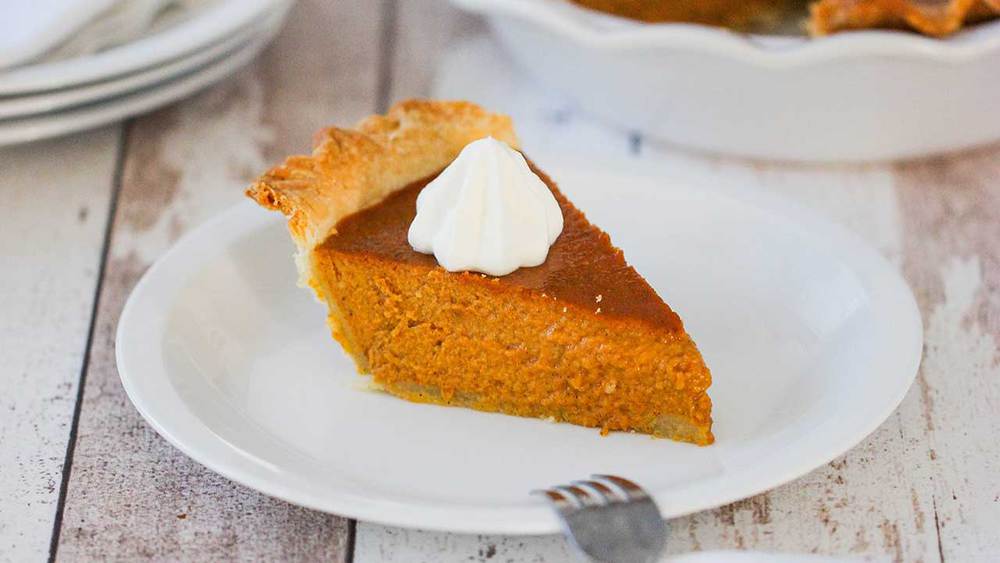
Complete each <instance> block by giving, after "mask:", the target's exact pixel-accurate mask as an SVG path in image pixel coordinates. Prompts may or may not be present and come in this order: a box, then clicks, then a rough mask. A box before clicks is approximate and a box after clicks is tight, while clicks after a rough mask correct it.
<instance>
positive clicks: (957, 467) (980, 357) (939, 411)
mask: <svg viewBox="0 0 1000 563" xmlns="http://www.w3.org/2000/svg"><path fill="white" fill-rule="evenodd" d="M895 172H896V175H897V178H898V191H899V199H900V203H901V207H902V210H903V213H902V216H903V220H904V226H905V228H904V233H905V239H904V242H905V260H904V269H905V271H906V276H907V278H908V279H909V281H910V284H911V286H912V287H913V289H914V293H915V294H916V296H917V300H918V302H919V303H920V307H921V310H922V311H923V313H924V327H925V337H924V361H923V365H922V368H921V371H920V374H919V376H918V378H917V384H916V385H915V389H916V392H917V393H919V395H920V396H921V399H922V412H921V415H922V416H921V419H920V421H919V422H920V423H919V424H914V425H913V426H908V427H907V428H906V431H907V432H908V433H912V434H914V435H916V436H920V437H921V438H922V441H923V447H924V449H925V450H926V452H927V456H928V465H929V466H930V474H931V477H932V478H931V479H930V481H929V482H928V483H927V489H926V493H925V494H926V495H927V496H930V498H931V504H932V510H933V511H932V512H930V513H928V518H929V519H932V520H933V522H934V527H935V529H936V530H937V533H938V536H939V537H940V555H941V557H942V558H943V559H945V560H948V561H997V560H1000V534H998V533H997V530H1000V444H998V441H997V436H998V435H1000V146H994V147H990V148H986V149H982V150H979V151H974V152H969V153H965V154H960V155H952V156H948V157H941V158H935V159H928V160H923V161H918V162H911V163H903V164H900V165H898V166H897V167H896V169H895Z"/></svg>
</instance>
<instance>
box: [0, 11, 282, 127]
mask: <svg viewBox="0 0 1000 563" xmlns="http://www.w3.org/2000/svg"><path fill="white" fill-rule="evenodd" d="M292 1H293V0H214V1H212V2H203V3H196V5H197V7H191V8H188V9H186V10H185V12H184V13H181V14H173V15H172V16H171V18H170V20H169V21H168V22H166V23H164V24H161V25H157V26H154V28H153V29H152V30H151V31H150V32H149V33H148V34H146V35H144V36H142V37H140V38H138V39H136V40H134V41H132V42H130V43H126V44H124V45H120V46H117V47H114V48H111V49H107V50H104V51H101V52H98V53H94V54H91V55H86V56H81V57H76V58H72V59H64V60H58V61H52V62H40V63H37V64H32V65H26V66H20V67H16V68H12V69H7V70H4V71H0V145H8V144H14V143H22V142H27V141H34V140H37V139H43V138H46V137H54V136H57V135H64V134H67V133H72V132H75V131H80V130H83V129H88V128H91V127H96V126H98V125H101V124H104V123H109V122H112V121H116V120H120V119H123V118H126V117H129V116H132V115H135V114H139V113H142V112H146V111H149V110H151V109H153V108H155V107H158V106H161V105H164V104H167V103H169V102H171V101H174V100H177V99H179V98H182V97H184V96H187V95H189V94H191V93H193V92H195V91H197V90H199V89H201V88H204V87H205V86H208V85H209V84H212V83H214V82H216V81H218V80H220V79H222V78H225V77H226V76H228V75H230V74H232V73H233V72H234V71H236V70H237V69H239V68H240V67H242V66H243V65H245V64H247V63H248V62H250V61H251V60H252V59H253V58H254V56H256V55H257V53H259V52H260V51H261V49H263V48H264V46H266V45H267V43H268V42H269V41H270V40H271V39H272V38H273V37H274V36H275V35H276V33H277V31H278V30H279V29H280V28H281V24H282V23H283V21H284V18H285V15H286V14H287V13H288V9H289V7H290V6H291V4H292Z"/></svg>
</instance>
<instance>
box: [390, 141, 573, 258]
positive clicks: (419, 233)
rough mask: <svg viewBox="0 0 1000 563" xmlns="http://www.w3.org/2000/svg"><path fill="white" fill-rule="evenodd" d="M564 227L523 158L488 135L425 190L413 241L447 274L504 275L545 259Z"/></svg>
mask: <svg viewBox="0 0 1000 563" xmlns="http://www.w3.org/2000/svg"><path fill="white" fill-rule="evenodd" d="M562 228H563V216H562V210H560V209H559V203H558V202H557V201H556V199H555V197H553V195H552V192H551V191H550V190H549V188H548V187H547V186H546V185H545V183H544V182H543V181H542V180H541V178H539V177H538V175H537V174H535V173H534V172H532V171H531V169H530V168H529V167H528V163H527V161H525V160H524V156H522V155H521V153H519V152H517V151H516V150H514V149H512V148H511V147H510V146H509V145H507V144H506V143H504V142H502V141H498V140H496V139H494V138H493V137H486V138H484V139H479V140H478V141H474V142H472V143H469V144H468V145H466V146H465V148H463V149H462V152H461V153H460V154H459V155H458V158H456V159H455V160H454V162H452V163H451V164H450V165H449V166H448V167H447V168H445V169H444V170H443V171H442V172H441V174H439V175H438V177H437V178H435V179H434V180H433V181H431V182H430V183H429V184H427V186H426V187H424V189H423V191H421V192H420V195H419V196H418V197H417V216H416V217H415V218H414V219H413V223H411V224H410V230H409V233H408V239H409V242H410V246H412V247H413V249H414V250H416V251H417V252H422V253H424V254H433V255H434V257H435V258H436V259H437V261H438V264H440V265H441V266H442V267H443V268H444V269H446V270H448V271H451V272H460V271H474V272H482V273H485V274H489V275H492V276H504V275H507V274H509V273H511V272H513V271H514V270H516V269H518V268H522V267H527V266H538V265H539V264H541V263H543V262H545V258H546V256H548V253H549V247H550V246H552V243H554V242H555V241H556V238H558V237H559V233H561V232H562Z"/></svg>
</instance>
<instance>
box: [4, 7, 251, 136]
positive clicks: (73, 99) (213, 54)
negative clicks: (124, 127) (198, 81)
mask: <svg viewBox="0 0 1000 563" xmlns="http://www.w3.org/2000/svg"><path fill="white" fill-rule="evenodd" d="M265 26H267V22H266V21H262V22H255V24H254V25H249V26H247V27H245V28H243V29H241V30H239V31H238V32H236V33H235V34H233V35H231V36H229V37H227V38H225V39H223V40H222V41H219V42H218V43H215V44H213V45H210V46H208V47H206V48H205V49H202V50H199V51H195V52H194V53H191V54H189V55H188V56H184V57H180V58H178V59H175V60H172V61H170V62H168V63H165V64H162V65H159V66H154V67H151V68H148V69H143V70H141V71H138V72H133V73H130V74H126V75H124V76H120V77H118V78H113V79H110V80H104V81H101V82H92V83H89V84H84V85H81V86H77V87H73V88H64V89H61V90H50V91H45V92H37V93H34V94H26V95H23V96H6V97H5V96H0V120H3V119H13V118H19V117H27V116H29V115H38V114H41V113H47V112H53V111H59V110H64V109H66V108H70V107H74V106H79V105H83V104H86V103H94V102H97V101H100V100H104V99H107V98H111V97H114V96H119V95H122V94H127V93H129V92H134V91H136V90H140V89H142V88H146V87H148V86H152V85H154V84H157V83H160V82H164V81H167V80H169V79H171V78H175V77H178V76H180V75H182V74H184V73H187V72H191V71H193V70H196V69H198V68H199V67H201V66H204V65H206V64H209V63H211V62H212V61H214V60H216V59H220V58H222V57H223V56H225V55H227V54H231V53H232V52H233V51H235V50H236V49H238V48H239V47H241V46H244V45H246V44H247V43H248V42H250V41H251V40H253V39H254V38H255V37H257V36H259V35H260V34H261V32H262V28H264V27H265Z"/></svg>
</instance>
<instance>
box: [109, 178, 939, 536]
mask: <svg viewBox="0 0 1000 563" xmlns="http://www.w3.org/2000/svg"><path fill="white" fill-rule="evenodd" d="M539 162H540V164H541V165H542V166H543V167H544V168H546V169H547V170H549V171H550V172H551V173H552V174H553V175H554V177H555V178H558V179H559V180H560V183H561V186H562V188H563V190H564V191H565V192H566V193H567V195H568V196H569V197H570V198H572V199H573V201H574V202H575V203H576V204H577V205H578V206H579V207H580V208H581V209H582V210H583V211H584V212H586V213H587V214H588V216H589V217H590V218H592V219H593V220H594V221H595V223H597V224H598V225H601V226H602V227H604V228H606V229H607V230H608V231H609V232H610V234H611V236H612V237H613V240H615V242H616V243H617V244H618V245H620V246H621V247H622V248H624V250H625V252H626V256H628V257H629V260H630V261H631V262H632V263H633V264H635V265H636V268H637V269H638V270H639V271H640V272H642V273H643V275H644V276H645V277H646V278H647V280H648V281H649V282H650V283H651V284H652V285H653V286H654V287H655V288H656V289H657V290H658V291H659V292H660V294H661V295H662V296H663V297H664V298H665V299H666V301H667V302H668V303H670V304H671V305H673V306H674V307H675V308H676V309H677V310H678V311H679V312H680V313H681V314H682V315H683V317H684V319H685V324H686V326H687V329H688V330H689V332H690V333H691V334H692V336H693V337H694V338H695V339H696V340H697V342H698V344H699V347H700V349H701V350H702V352H703V354H704V356H705V359H706V362H708V364H709V365H710V367H711V369H712V370H713V375H714V382H713V385H712V388H711V389H710V394H711V395H712V398H713V401H714V404H715V408H714V412H713V416H714V418H715V427H714V432H715V436H716V443H715V444H714V445H712V446H709V447H703V448H699V447H697V446H693V445H690V444H681V443H676V442H671V441H667V440H655V439H652V438H650V437H648V436H643V435H637V434H628V433H612V434H611V435H609V436H606V437H601V436H600V435H599V433H598V431H597V430H595V429H590V428H582V427H577V426H571V425H567V424H553V423H549V422H546V421H543V420H535V419H526V418H518V417H509V416H504V415H498V414H491V413H482V412H477V411H472V410H468V409H459V408H446V407H439V406H434V405H421V404H414V403H409V402H407V401H403V400H400V399H397V398H394V397H390V396H388V395H383V394H378V393H373V392H371V391H367V390H365V389H364V388H363V385H361V384H362V382H363V381H364V380H363V379H362V378H360V377H359V376H358V375H357V374H356V373H355V371H354V366H353V363H352V362H351V360H349V359H348V358H347V357H346V356H345V355H344V354H343V353H342V351H341V350H340V348H339V346H338V345H337V344H336V343H334V342H333V341H332V339H331V338H330V336H329V331H328V329H327V327H326V325H325V322H324V321H325V311H324V310H323V308H322V306H321V305H319V304H317V303H316V302H315V301H314V300H313V299H312V298H311V296H310V295H309V294H308V292H307V291H306V290H304V289H302V288H300V287H296V283H295V278H296V273H295V269H294V267H293V266H292V263H291V262H292V259H291V255H292V253H293V248H292V244H291V242H290V241H289V240H288V235H287V233H286V231H285V226H284V221H283V220H282V218H280V217H279V216H277V215H276V214H270V213H267V212H264V211H262V210H260V209H258V208H256V207H255V206H253V205H252V204H250V203H246V204H243V205H242V206H240V207H238V208H236V209H234V210H232V211H230V212H229V213H227V214H224V215H222V216H220V217H218V218H217V219H215V220H213V221H210V222H209V223H207V224H205V225H204V226H202V227H200V228H199V229H197V230H196V231H195V232H193V233H192V234H190V235H188V236H187V237H186V238H185V239H184V240H182V241H181V242H179V243H178V244H177V245H176V246H175V247H174V248H173V249H172V250H171V251H170V252H169V253H167V255H165V256H164V257H163V258H162V259H161V260H159V261H158V262H157V264H155V265H154V266H153V267H152V268H151V269H150V270H149V271H148V272H147V274H146V275H145V276H144V277H143V279H142V280H141V281H140V282H139V284H138V285H137V286H136V288H135V290H134V291H133V292H132V295H131V296H130V297H129V300H128V302H127V304H126V306H125V309H124V310H123V312H122V315H121V319H120V322H119V325H118V334H117V339H116V354H117V361H118V369H119V372H120V374H121V378H122V383H123V385H124V387H125V390H126V392H127V393H128V395H129V397H130V398H131V400H132V402H133V403H134V404H135V406H136V408H137V409H138V411H139V412H140V413H141V414H142V416H143V417H145V419H146V420H147V421H148V422H149V423H150V424H151V425H152V426H153V427H154V428H155V429H156V430H157V431H158V432H159V433H160V434H161V435H162V436H163V437H164V438H166V439H167V440H168V441H169V442H171V443H172V444H174V445H175V446H176V447H178V448H179V449H180V450H181V451H183V452H184V453H186V454H188V455H189V456H191V457H192V458H194V459H195V460H197V461H199V462H201V463H203V464H205V465H206V466H208V467H209V468H211V469H213V470H215V471H217V472H219V473H221V474H222V475H225V476H227V477H229V478H231V479H233V480H235V481H237V482H240V483H243V484H244V485H246V486H249V487H253V488H255V489H258V490H260V491H263V492H265V493H267V494H269V495H272V496H275V497H279V498H282V499H285V500H288V501H291V502H294V503H297V504H300V505H303V506H307V507H310V508H315V509H319V510H324V511H328V512H333V513H337V514H341V515H346V516H351V517H355V518H359V519H362V520H365V521H370V522H379V523H384V524H390V525H401V526H408V527H416V528H423V529H434V530H453V531H461V532H472V533H508V534H540V533H553V532H556V531H558V529H559V525H558V521H557V519H556V518H555V516H554V514H553V513H552V512H551V511H550V509H549V507H548V506H546V505H545V503H544V502H543V501H542V500H541V499H539V498H537V497H535V496H532V495H531V494H530V491H531V490H532V489H535V488H538V487H544V486H548V485H551V484H554V483H561V482H567V481H569V480H572V479H577V478H582V477H585V476H587V475H589V474H591V473H595V472H605V473H616V474H621V475H625V476H627V477H629V478H632V479H635V480H636V481H638V482H639V483H641V484H642V485H643V486H645V487H646V488H647V489H648V490H650V491H651V492H652V494H654V496H655V497H656V499H657V501H658V503H659V505H660V508H661V510H662V512H663V514H664V516H665V517H675V516H679V515H682V514H686V513H689V512H693V511H697V510H702V509H706V508H710V507H714V506H718V505H720V504H724V503H727V502H731V501H734V500H736V499H739V498H742V497H746V496H749V495H752V494H755V493H758V492H761V491H763V490H766V489H768V488H771V487H774V486H777V485H779V484H781V483H784V482H787V481H789V480H791V479H794V478H796V477H798V476H801V475H803V474H805V473H807V472H808V471H810V470H812V469H813V468H815V467H817V466H819V465H822V464H824V463H826V462H828V461H830V460H831V459H833V458H834V457H835V456H837V455H839V454H841V453H843V452H844V451H846V450H847V449H849V448H851V447H852V446H853V445H854V444H856V443H858V441H860V440H861V439H863V438H864V437H865V436H866V435H868V434H869V433H870V432H872V431H873V430H874V429H875V428H876V427H877V426H878V425H879V424H880V423H881V422H882V421H883V420H885V419H886V418H887V417H888V416H889V414H890V413H891V412H892V411H893V410H894V409H895V407H896V406H897V405H898V403H899V401H900V400H901V399H902V398H903V396H904V395H905V393H906V391H907V389H908V388H909V387H910V385H911V383H912V381H913V378H914V376H915V374H916V370H917V366H918V365H919V360H920V355H921V344H922V331H921V321H920V315H919V313H918V311H917V309H916V305H915V303H914V300H913V296H912V294H911V293H910V291H909V289H908V288H907V286H906V284H905V283H904V282H903V281H902V279H901V278H900V277H899V275H898V274H897V273H896V271H895V269H894V268H893V267H891V266H890V265H889V264H887V263H886V262H885V261H884V260H883V259H882V258H881V257H880V256H878V254H877V253H876V252H874V251H873V250H872V249H871V248H869V247H868V246H867V245H865V244H864V243H862V242H861V241H860V240H859V239H858V238H857V237H856V236H854V235H852V234H851V233H849V232H847V231H846V230H844V229H843V228H841V227H838V226H836V225H832V224H830V223H829V222H828V221H826V220H824V219H822V218H820V217H818V216H816V215H815V214H813V213H811V212H808V211H806V210H803V209H801V208H799V207H797V206H794V205H791V204H788V203H786V202H784V201H782V200H780V199H777V198H775V197H774V196H769V195H767V194H762V193H756V194H755V193H744V194H737V193H731V192H728V191H726V190H719V189H704V188H699V187H696V186H689V185H683V184H670V183H667V182H664V179H663V177H662V176H661V175H659V173H653V172H642V171H637V170H636V164H635V163H632V162H625V163H621V164H616V163H615V162H613V161H612V162H606V161H602V162H581V161H576V160H571V161H563V162H562V163H561V164H560V163H557V162H554V161H552V160H547V159H540V161H539ZM612 184H613V185H616V186H621V188H620V189H619V190H616V191H615V192H614V193H611V192H609V191H608V190H607V189H606V187H607V186H608V185H612ZM706 224H711V225H713V228H712V229H710V230H709V229H704V228H702V227H703V226H704V225H706Z"/></svg>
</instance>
